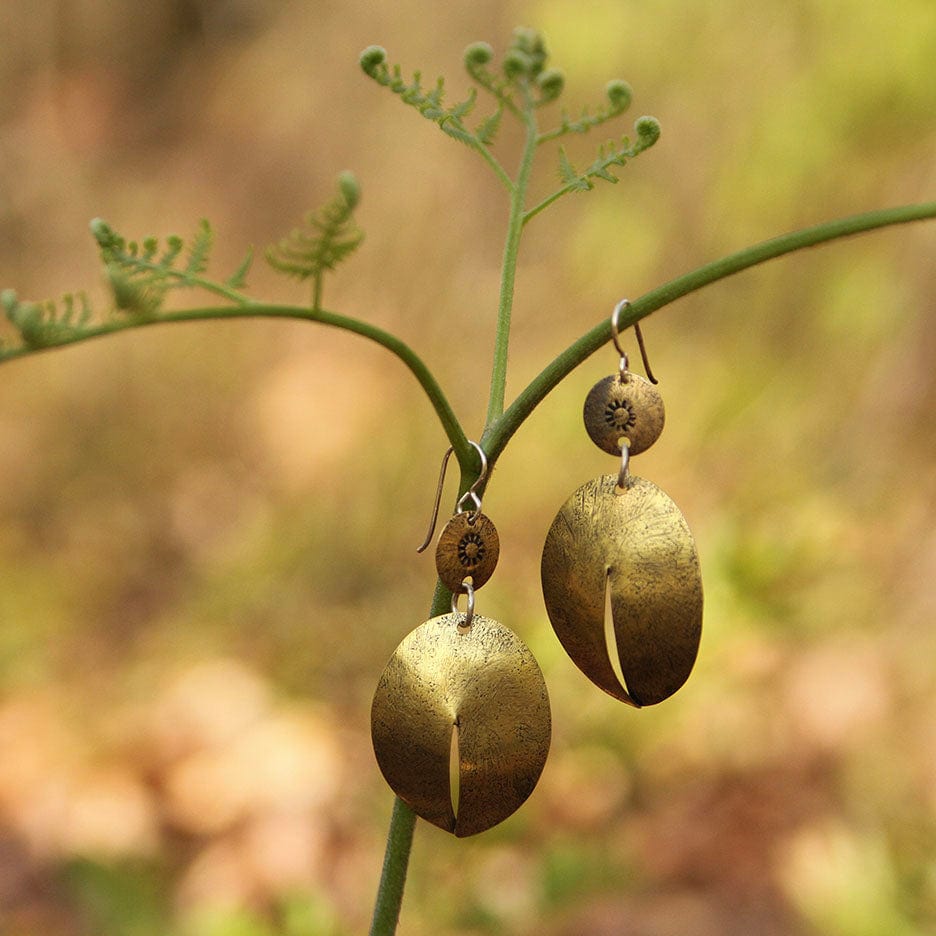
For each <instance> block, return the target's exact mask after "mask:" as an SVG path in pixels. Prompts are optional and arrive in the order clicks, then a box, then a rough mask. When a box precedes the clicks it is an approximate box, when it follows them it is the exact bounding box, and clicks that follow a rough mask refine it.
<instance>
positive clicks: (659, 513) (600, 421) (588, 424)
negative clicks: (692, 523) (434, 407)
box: [541, 299, 702, 707]
mask: <svg viewBox="0 0 936 936" xmlns="http://www.w3.org/2000/svg"><path fill="white" fill-rule="evenodd" d="M629 304H630V303H629V302H628V301H627V300H626V299H624V300H622V301H621V302H619V303H618V304H617V306H615V309H614V312H613V314H612V316H611V335H612V339H613V341H614V345H615V348H616V349H617V351H618V353H619V354H620V356H621V360H620V367H619V371H618V373H617V374H612V375H611V376H610V377H607V378H605V379H604V380H601V381H599V382H598V383H597V384H596V385H595V386H594V387H593V388H592V390H591V391H590V392H589V394H588V396H587V398H586V400H585V408H584V419H585V428H586V430H587V432H588V435H589V436H590V438H591V439H592V441H593V442H594V443H595V444H596V445H597V446H598V447H599V448H601V449H602V450H603V451H606V452H608V453H610V454H613V455H617V456H618V457H619V459H620V462H619V466H620V467H619V470H618V472H617V474H609V475H604V476H602V477H600V478H596V479H595V480H593V481H589V482H588V483H587V484H585V485H583V486H582V487H580V488H579V489H578V490H577V491H576V492H575V493H574V494H573V495H572V496H571V497H570V498H569V499H568V500H567V501H566V503H565V504H564V505H563V506H562V508H561V509H560V511H559V513H558V514H557V516H556V519H555V520H554V521H553V523H552V526H551V527H550V529H549V533H548V534H547V537H546V544H545V546H544V548H543V558H542V564H541V576H542V584H543V596H544V598H545V602H546V611H547V613H548V615H549V620H550V622H551V623H552V626H553V630H554V631H555V632H556V635H557V637H558V638H559V641H560V643H561V644H562V646H563V647H564V648H565V650H566V652H567V653H568V654H569V656H570V657H571V658H572V661H573V662H574V663H575V664H576V666H578V668H579V669H580V670H582V672H583V673H585V675H586V676H588V678H589V679H591V680H592V682H594V683H595V684H596V685H598V686H599V687H600V688H602V689H604V691H605V692H607V693H609V694H610V695H612V696H614V697H615V698H617V699H620V700H621V701H622V702H627V703H628V704H630V705H634V706H637V707H640V706H644V705H652V704H654V703H656V702H661V701H663V699H665V698H667V697H668V696H670V695H672V694H673V693H674V692H675V691H676V690H677V689H679V687H680V686H682V685H683V683H684V682H685V681H686V679H688V677H689V673H690V672H691V670H692V667H693V665H694V663H695V660H696V656H697V654H698V649H699V640H700V638H701V634H702V576H701V571H700V568H699V557H698V552H697V550H696V546H695V541H694V540H693V537H692V533H691V532H690V530H689V526H688V524H687V523H686V520H685V518H684V517H683V515H682V513H680V511H679V508H678V507H677V506H676V504H675V503H673V501H672V500H671V499H670V498H669V496H668V495H667V494H665V493H664V492H663V491H661V490H660V488H658V487H657V486H656V485H655V484H653V483H652V482H650V481H647V480H646V479H644V478H639V477H636V476H634V475H632V474H631V473H630V470H629V465H630V459H631V457H632V456H634V455H637V454H639V453H640V452H642V451H644V450H646V449H647V448H649V447H650V446H651V445H652V444H653V443H654V442H655V441H656V439H657V438H658V437H659V435H660V433H661V432H662V430H663V423H664V409H663V399H662V397H661V396H660V394H659V392H658V391H657V389H656V387H655V386H654V384H655V383H656V380H655V379H654V378H653V376H652V373H651V372H650V369H649V367H647V359H646V352H645V350H644V347H643V339H642V336H641V335H640V330H639V328H638V326H636V325H635V326H634V329H635V331H636V333H637V337H638V342H639V344H640V350H641V354H642V356H643V359H644V366H645V367H646V370H647V374H648V376H649V377H650V378H651V379H650V380H645V379H644V378H642V377H640V376H638V375H637V374H634V373H632V372H631V371H630V370H629V365H628V360H627V355H626V353H625V352H624V351H623V350H622V348H621V345H620V342H619V333H618V321H619V318H620V315H621V312H622V311H623V310H624V309H626V308H627V307H628V305H629ZM651 380H652V382H651ZM609 591H610V603H611V617H612V621H613V640H614V649H615V650H616V655H617V658H618V661H619V663H620V669H621V673H622V675H623V685H622V682H621V680H620V679H619V678H618V676H617V675H616V673H615V670H614V665H613V663H612V661H611V650H610V648H609V638H608V637H607V636H606V630H605V607H606V599H607V595H608V592H609Z"/></svg>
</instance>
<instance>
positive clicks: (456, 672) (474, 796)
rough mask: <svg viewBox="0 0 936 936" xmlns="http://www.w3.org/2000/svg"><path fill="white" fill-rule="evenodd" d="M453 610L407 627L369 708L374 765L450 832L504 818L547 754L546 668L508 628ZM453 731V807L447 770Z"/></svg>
mask: <svg viewBox="0 0 936 936" xmlns="http://www.w3.org/2000/svg"><path fill="white" fill-rule="evenodd" d="M464 619H465V616H464V615H463V614H460V613H457V612H454V613H452V614H443V615H441V616H440V617H435V618H432V619H431V620H429V621H426V622H425V623H424V624H421V625H420V626H419V627H417V628H416V630H414V631H412V633H410V634H409V635H408V636H407V637H406V638H404V640H403V642H402V643H401V644H400V646H399V647H397V649H396V650H395V651H394V653H393V655H392V656H391V657H390V662H389V663H388V664H387V667H386V669H385V670H384V672H383V675H382V676H381V677H380V682H379V683H378V685H377V691H376V693H375V695H374V703H373V707H372V709H371V735H372V738H373V742H374V752H375V754H376V755H377V763H378V764H379V765H380V770H381V772H382V773H383V775H384V777H385V779H386V781H387V783H388V784H389V785H390V787H391V789H392V790H393V791H394V792H395V793H396V794H397V795H398V796H399V797H400V798H401V799H402V800H403V801H404V802H406V803H407V804H408V805H409V806H410V807H411V808H412V810H413V811H414V812H415V813H416V814H417V815H418V816H421V817H422V818H423V819H426V820H427V821H428V822H431V823H433V825H437V826H439V828H441V829H445V830H446V831H447V832H454V833H455V835H457V836H466V835H474V834H475V833H476V832H483V831H484V830H485V829H489V828H491V826H494V825H496V824H497V823H498V822H501V821H502V820H504V819H506V818H507V817H508V816H509V815H510V814H511V813H513V812H514V811H515V810H516V809H517V808H518V807H519V806H520V805H521V804H522V803H523V801H524V800H525V799H526V798H527V797H528V796H529V795H530V793H532V792H533V788H534V787H535V786H536V782H537V780H538V779H539V776H540V773H541V772H542V770H543V765H544V764H545V763H546V755H547V754H548V753H549V740H550V734H551V719H550V714H549V697H548V695H547V692H546V683H545V681H544V680H543V674H542V673H541V672H540V668H539V666H538V664H537V662H536V660H535V659H534V657H533V654H532V653H531V652H530V650H529V649H528V647H527V646H526V644H524V643H523V641H522V640H520V638H519V637H518V636H517V635H516V634H515V633H514V632H513V631H512V630H510V629H509V628H507V627H505V626H504V625H503V624H500V623H498V622H497V621H494V620H491V619H490V618H485V617H482V616H481V615H479V614H475V615H474V617H473V618H472V622H471V626H470V627H469V628H467V629H464V630H461V629H460V628H459V624H461V623H463V622H464ZM453 731H455V732H457V748H458V761H459V763H458V767H459V771H458V773H459V779H458V791H457V809H456V806H455V805H454V804H453V791H452V790H451V788H450V783H449V778H450V769H451V758H452V749H453V745H452V733H453Z"/></svg>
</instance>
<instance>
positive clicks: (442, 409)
mask: <svg viewBox="0 0 936 936" xmlns="http://www.w3.org/2000/svg"><path fill="white" fill-rule="evenodd" d="M215 291H218V290H215ZM241 299H242V300H243V297H241ZM232 318H289V319H301V320H303V321H307V322H319V323H321V324H323V325H331V326H333V327H335V328H341V329H344V330H345V331H349V332H353V333H354V334H356V335H361V336H362V337H364V338H368V339H370V340H371V341H374V342H376V343H377V344H379V345H381V346H382V347H384V348H386V349H387V350H388V351H389V352H390V353H391V354H394V355H395V356H396V357H398V358H399V359H400V360H401V361H402V362H403V363H404V364H405V365H406V367H407V368H409V370H410V372H411V373H412V374H413V376H414V377H415V378H416V380H417V381H418V382H419V385H420V386H421V387H422V389H423V391H424V392H425V394H426V396H427V397H428V398H429V402H430V403H431V404H432V407H433V409H434V410H435V412H436V416H437V417H438V419H439V422H440V423H441V425H442V429H443V430H444V432H445V434H446V436H447V437H448V440H449V443H450V444H451V445H452V447H453V449H454V450H455V454H456V457H457V458H458V461H459V464H461V465H463V466H464V465H473V464H474V463H475V461H476V459H477V456H476V454H475V451H474V449H473V448H472V447H471V445H470V444H469V442H468V439H467V437H466V436H465V432H464V430H463V429H462V427H461V424H460V423H459V421H458V417H457V416H456V415H455V413H454V411H453V410H452V407H451V404H450V403H449V401H448V399H447V397H446V396H445V393H444V392H443V391H442V388H441V387H440V386H439V383H438V381H437V380H436V379H435V376H434V375H433V373H432V372H431V371H430V370H429V368H428V367H427V366H426V364H425V362H424V361H423V360H422V358H420V357H419V356H418V355H417V354H416V352H415V351H413V350H412V348H410V347H409V345H407V344H405V343H404V342H403V341H401V340H400V339H399V338H397V337H396V336H395V335H392V334H390V333H389V332H387V331H384V330H383V329H382V328H378V327H377V326H375V325H371V324H370V323H368V322H363V321H360V320H359V319H355V318H350V317H349V316H346V315H340V314H338V313H337V312H329V311H327V310H325V309H308V308H304V307H302V306H282V305H267V304H261V303H255V302H248V303H245V304H242V305H235V306H208V307H203V308H197V309H184V310H181V311H176V312H165V313H161V314H160V315H158V316H152V317H148V318H127V319H123V320H121V319H114V320H112V321H109V322H106V323H104V324H103V325H97V326H91V327H86V328H75V329H73V330H71V331H68V332H63V333H62V334H61V335H60V336H56V340H55V341H54V342H52V343H50V344H47V345H44V346H43V347H42V348H36V347H30V346H27V345H24V346H22V347H17V348H8V349H6V348H5V349H4V350H3V352H2V353H0V363H2V362H3V361H8V360H12V359H14V358H18V357H24V356H25V355H27V354H34V353H36V352H37V351H44V350H47V349H48V348H59V347H63V346H65V345H70V344H77V343H78V342H80V341H85V340H86V339H89V338H98V337H101V336H104V335H113V334H116V333H117V332H121V331H126V330H128V329H131V328H140V327H142V326H144V325H160V324H163V323H169V322H195V321H207V320H215V319H232Z"/></svg>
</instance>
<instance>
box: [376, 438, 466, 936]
mask: <svg viewBox="0 0 936 936" xmlns="http://www.w3.org/2000/svg"><path fill="white" fill-rule="evenodd" d="M472 451H474V450H473V449H472ZM476 478H477V473H476V472H475V471H471V470H469V471H467V472H466V471H465V470H464V469H463V470H462V475H461V481H460V483H459V486H458V496H459V497H460V496H461V495H462V494H464V493H465V491H467V490H468V488H469V487H470V486H471V485H472V483H473V482H474V481H475V479H476ZM451 600H452V594H451V592H450V591H449V590H448V589H447V588H445V586H444V585H443V584H442V583H441V582H436V589H435V594H434V595H433V596H432V605H431V607H430V608H429V617H430V618H433V617H436V616H437V615H439V614H445V613H446V612H447V611H448V610H449V609H450V607H451ZM415 828H416V813H414V812H413V810H412V809H410V808H409V806H407V805H406V803H404V802H403V800H401V799H400V798H399V797H398V796H397V797H395V798H394V801H393V812H392V813H391V814H390V828H389V830H388V832H387V847H386V851H385V852H384V863H383V870H382V872H381V875H380V884H379V885H378V887H377V898H376V900H375V902H374V915H373V917H372V919H371V928H370V936H394V934H395V933H396V928H397V923H398V921H399V919H400V908H401V907H402V905H403V889H404V887H405V885H406V872H407V869H408V868H409V857H410V852H411V851H412V848H413V832H414V830H415Z"/></svg>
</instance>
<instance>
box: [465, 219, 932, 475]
mask: <svg viewBox="0 0 936 936" xmlns="http://www.w3.org/2000/svg"><path fill="white" fill-rule="evenodd" d="M930 218H936V202H924V203H922V204H919V205H905V206H902V207H899V208H885V209H882V210H880V211H870V212H866V213H864V214H859V215H852V216H850V217H847V218H840V219H838V220H836V221H829V222H826V223H824V224H817V225H815V226H814V227H809V228H803V229H802V230H799V231H793V232H792V233H789V234H782V235H780V236H779V237H774V238H771V239H770V240H766V241H762V242H761V243H759V244H754V245H753V246H751V247H747V248H745V249H744V250H739V251H738V252H737V253H733V254H729V255H728V256H727V257H722V258H721V259H720V260H714V261H713V262H711V263H707V264H705V265H704V266H701V267H699V268H698V269H696V270H693V271H691V272H689V273H686V274H684V275H683V276H679V277H677V278H676V279H674V280H670V281H669V282H668V283H664V284H663V285H662V286H660V287H658V288H657V289H654V290H651V291H650V292H648V293H646V294H645V295H643V296H641V297H640V298H639V299H635V300H634V301H633V302H631V305H630V308H628V309H627V311H626V312H625V313H624V315H623V316H622V318H621V321H620V323H619V325H620V327H621V328H626V327H627V326H629V325H633V324H634V323H635V322H638V321H640V319H642V318H644V317H645V316H647V315H649V314H650V313H651V312H656V311H657V310H658V309H662V308H663V307H664V306H666V305H669V304H670V303H671V302H675V301H676V300H677V299H680V298H681V297H683V296H687V295H689V294H690V293H692V292H695V291H696V290H698V289H702V287H703V286H708V285H709V284H710V283H716V282H718V281H719V280H722V279H725V278H726V277H728V276H733V275H734V274H735V273H740V272H741V271H742V270H746V269H748V268H749V267H752V266H756V265H757V264H759V263H764V262H765V261H767V260H773V259H774V258H776V257H781V256H783V255H784V254H788V253H792V252H794V251H797V250H802V249H804V248H806V247H815V246H817V245H819V244H824V243H828V242H829V241H833V240H838V239H839V238H842V237H849V236H851V235H853V234H861V233H863V232H866V231H872V230H874V229H876V228H881V227H887V226H888V225H892V224H906V223H909V222H911V221H922V220H926V219H930ZM610 339H611V328H610V324H609V320H608V318H604V319H602V321H601V322H599V323H598V324H597V325H595V326H594V327H593V328H592V329H590V330H589V331H588V332H586V333H585V334H584V335H582V337H581V338H579V339H578V340H577V341H576V342H574V343H573V344H572V345H570V346H569V347H568V348H567V349H566V350H565V351H563V352H562V354H560V355H559V356H558V357H557V358H555V359H554V360H553V361H552V363H550V364H549V365H548V366H547V367H546V368H545V369H544V370H542V371H541V372H540V373H539V374H538V375H537V376H536V377H535V378H534V379H533V380H532V381H531V382H530V384H529V385H528V386H527V387H526V389H525V390H523V392H522V393H520V395H519V396H518V397H517V398H516V399H515V400H514V402H513V403H512V404H511V405H510V407H509V408H508V409H507V410H506V411H505V412H504V413H503V415H502V416H501V417H500V418H499V419H498V420H496V421H495V422H494V423H489V425H488V427H487V429H486V430H485V433H484V434H483V435H482V436H481V445H482V446H483V447H484V450H485V452H486V453H487V456H488V459H489V461H491V462H494V461H495V460H496V459H497V457H498V455H499V454H500V453H501V452H502V451H503V450H504V447H505V446H506V444H507V442H508V441H509V440H510V438H511V437H512V436H513V434H514V433H515V432H516V431H517V429H519V428H520V426H521V425H522V424H523V423H524V421H525V420H526V419H527V417H528V416H529V415H530V414H531V413H532V412H533V410H534V409H535V408H536V406H538V405H539V404H540V403H541V402H542V401H543V400H544V399H545V397H546V396H547V395H548V394H549V392H550V391H551V390H552V389H553V388H554V387H556V386H557V385H558V384H559V383H560V382H561V381H562V380H563V379H564V378H565V377H567V376H568V375H569V374H570V373H571V372H572V371H573V370H574V369H575V368H576V367H578V366H579V364H581V363H582V362H584V361H585V360H586V359H587V358H589V357H590V356H591V355H592V354H594V353H595V352H596V351H597V350H598V349H599V348H601V347H602V346H603V345H605V344H606V343H607V342H608V341H610Z"/></svg>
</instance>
